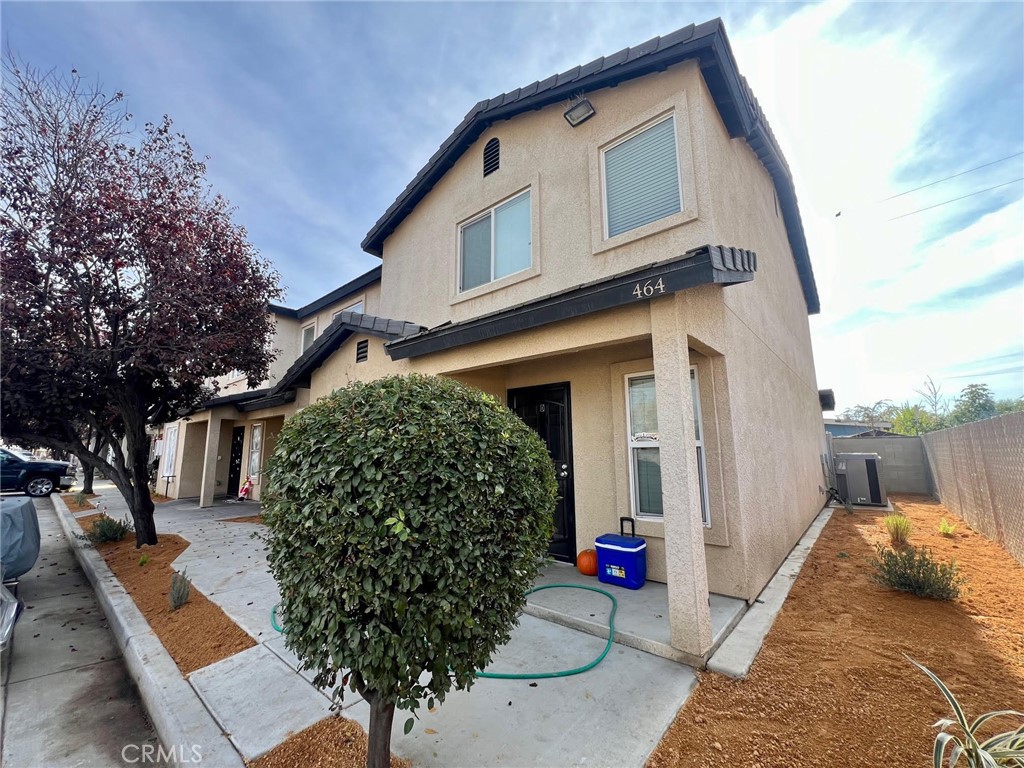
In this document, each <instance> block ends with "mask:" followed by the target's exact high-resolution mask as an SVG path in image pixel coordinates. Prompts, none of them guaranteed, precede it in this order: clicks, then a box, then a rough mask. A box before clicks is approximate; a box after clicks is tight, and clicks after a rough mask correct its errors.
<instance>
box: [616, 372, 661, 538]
mask: <svg viewBox="0 0 1024 768" xmlns="http://www.w3.org/2000/svg"><path fill="white" fill-rule="evenodd" d="M649 376H654V371H634V372H632V373H627V374H626V375H625V377H624V386H625V390H626V391H625V397H626V400H625V402H626V463H627V464H628V465H629V511H630V514H631V515H632V516H633V519H635V520H644V521H648V522H652V523H663V522H664V521H665V515H663V514H662V515H642V514H640V512H639V510H638V509H637V487H636V470H635V469H634V465H635V462H634V461H633V451H634V450H636V449H637V448H657V449H658V457H659V459H660V457H661V443H660V442H659V439H658V437H654V438H643V439H640V440H636V439H634V437H633V415H632V409H631V408H630V406H629V382H630V381H632V380H633V379H645V378H647V377H649ZM655 381H657V379H656V378H655ZM662 508H664V501H663V502H662Z"/></svg>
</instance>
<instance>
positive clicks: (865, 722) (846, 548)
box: [647, 495, 1024, 768]
mask: <svg viewBox="0 0 1024 768" xmlns="http://www.w3.org/2000/svg"><path fill="white" fill-rule="evenodd" d="M892 501H893V502H894V505H895V506H896V507H897V509H898V510H899V511H902V512H903V513H904V514H906V515H907V517H908V518H910V520H911V522H912V524H913V530H912V532H911V534H910V544H912V545H915V546H921V545H924V546H927V547H929V548H930V549H931V550H932V551H933V554H934V556H935V557H936V558H937V559H940V560H950V559H955V560H956V562H957V563H958V565H959V566H960V568H961V573H962V574H963V575H965V576H966V577H967V579H968V583H967V588H966V590H964V592H963V593H962V594H961V596H960V597H959V598H958V599H956V600H953V601H950V602H940V601H937V600H929V599H927V598H921V597H914V596H913V595H910V594H907V593H903V592H896V591H893V590H891V589H888V588H886V587H883V586H881V585H879V584H877V583H875V582H874V581H872V579H871V576H872V573H873V572H874V570H873V568H872V566H871V564H870V560H871V558H872V557H873V555H874V554H875V549H874V546H875V544H876V543H884V542H887V541H888V537H887V535H886V533H885V529H884V526H883V524H882V518H883V516H884V515H885V513H884V512H881V511H879V512H874V511H863V510H857V511H855V512H854V513H853V514H846V513H845V511H844V510H843V509H837V510H836V511H835V512H834V513H833V515H832V519H831V520H830V521H829V523H828V525H827V526H826V528H825V530H824V531H823V533H822V535H821V538H819V539H818V542H817V544H816V545H815V547H814V549H813V550H812V552H811V555H810V557H809V558H808V559H807V562H806V563H805V564H804V567H803V570H802V571H801V573H800V576H799V578H798V579H797V581H796V584H795V585H794V586H793V590H792V592H790V595H789V598H788V599H787V601H786V604H785V605H784V607H783V609H782V612H781V613H780V614H779V616H778V619H777V621H776V622H775V626H774V627H773V628H772V630H771V632H770V633H769V635H768V637H767V639H766V641H765V644H764V648H763V649H762V650H761V654H760V655H759V656H758V658H757V661H756V662H755V663H754V666H753V667H752V669H751V671H750V675H749V677H748V678H747V679H746V680H743V681H734V680H730V679H729V678H726V677H723V676H721V675H717V674H714V673H710V672H708V673H704V674H702V675H701V680H700V685H699V686H698V687H697V689H696V690H695V691H694V693H693V695H692V696H691V697H690V699H689V701H688V702H687V704H686V706H685V707H683V709H682V710H680V712H679V714H678V715H677V716H676V719H675V722H674V723H673V724H672V726H671V727H670V728H669V730H668V732H667V733H666V734H665V736H664V738H663V739H662V741H661V743H660V744H659V746H658V747H657V749H656V750H655V751H654V753H653V754H652V755H651V757H650V759H649V760H648V763H647V766H648V768H670V767H671V768H681V767H682V766H694V767H696V766H701V767H702V768H703V767H704V766H708V767H710V768H714V767H716V766H721V768H726V766H728V767H729V768H733V767H734V766H749V767H750V768H782V767H783V766H785V767H786V768H790V767H791V766H797V765H800V766H863V767H864V768H869V767H870V768H877V767H879V766H886V767H887V768H920V767H921V766H925V765H930V764H931V749H932V743H933V740H934V737H935V730H934V729H933V728H932V727H931V725H932V723H934V722H935V721H936V720H938V719H939V718H941V717H951V713H950V712H949V710H948V708H947V706H946V703H945V701H944V699H943V698H942V697H941V695H940V693H939V691H938V690H937V689H936V688H935V686H934V685H933V684H932V683H931V681H929V680H928V679H927V678H926V677H925V676H924V675H923V674H922V673H921V672H920V671H919V670H917V669H916V668H915V667H914V666H913V665H911V664H910V662H908V661H907V660H906V658H904V654H906V655H909V656H911V657H912V658H914V659H916V660H917V661H919V662H920V663H922V664H924V665H925V666H927V667H928V668H929V669H931V670H932V671H933V672H934V673H936V674H937V675H938V676H939V677H940V678H942V679H943V680H944V681H945V682H946V684H947V685H948V686H949V687H950V688H951V689H952V691H953V693H954V694H955V695H956V696H957V698H958V699H959V700H960V703H961V705H962V706H963V707H964V710H965V712H966V714H967V717H968V718H969V719H973V718H974V717H977V716H978V715H980V714H982V713H984V712H989V711H992V710H998V709H1018V710H1024V609H1022V606H1024V566H1021V565H1020V564H1019V563H1017V562H1016V561H1015V560H1014V559H1013V558H1011V557H1010V555H1009V554H1008V553H1007V552H1006V551H1005V550H1004V549H1003V548H1002V547H1000V546H999V545H998V544H995V543H993V542H991V541H989V540H988V539H986V538H984V537H983V536H981V535H980V534H977V533H974V532H973V531H971V530H970V529H969V528H968V527H967V525H966V524H965V523H964V522H963V521H962V520H960V519H959V518H957V517H956V516H954V515H952V514H950V513H949V512H948V511H947V510H946V509H945V508H944V507H943V506H942V505H941V504H939V503H938V502H935V501H933V500H931V499H930V498H928V497H923V496H909V495H901V496H894V497H892ZM943 517H944V518H946V520H948V521H949V522H951V523H955V524H956V526H957V527H956V531H955V532H954V534H953V535H952V536H949V537H946V536H942V535H940V534H939V532H938V526H939V521H940V519H941V518H943ZM1018 724H1019V723H1016V722H1014V721H1012V720H1003V721H996V722H994V723H992V725H994V726H995V728H994V730H992V731H986V732H985V733H989V732H999V731H1000V730H1006V729H1008V728H1010V727H1016V725H1018ZM999 726H1002V727H1001V728H1000V727H999Z"/></svg>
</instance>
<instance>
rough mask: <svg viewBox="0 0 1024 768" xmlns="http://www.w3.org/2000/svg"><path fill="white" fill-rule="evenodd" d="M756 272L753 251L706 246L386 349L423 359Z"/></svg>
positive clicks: (398, 355) (747, 278) (737, 280)
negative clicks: (648, 291) (463, 346)
mask: <svg viewBox="0 0 1024 768" xmlns="http://www.w3.org/2000/svg"><path fill="white" fill-rule="evenodd" d="M756 269H757V254H755V253H753V252H752V251H746V250H743V249H742V248H729V247H726V246H722V245H704V246H701V247H700V248H694V249H693V250H690V251H687V252H686V253H685V254H683V255H682V256H677V257H676V258H673V259H667V260H665V261H659V262H656V263H654V264H651V265H649V266H647V267H641V268H640V269H634V270H631V271H629V272H623V273H621V274H618V275H615V276H614V277H610V278H605V279H602V280H598V281H595V282H593V283H586V284H584V285H580V286H578V287H576V288H570V289H569V290H567V291H561V292H559V293H555V294H552V295H550V296H546V297H544V298H541V299H536V300H534V301H531V302H528V303H526V304H521V305H519V306H517V307H512V308H511V309H505V310H501V311H499V312H495V313H492V314H490V315H484V316H483V317H478V318H474V319H473V320H467V321H465V322H462V323H455V324H448V325H442V326H439V327H437V328H433V329H431V330H426V331H422V332H420V333H417V334H415V335H412V336H405V337H403V338H400V339H396V340H395V341H392V342H390V343H389V344H387V345H386V348H387V351H388V354H389V355H390V356H391V358H392V359H393V360H403V359H405V358H410V357H419V356H421V355H428V354H431V353H433V352H440V351H442V350H446V349H451V348H452V347H458V346H462V345H464V344H472V343H474V342H478V341H484V340H486V339H493V338H497V337H499V336H504V335H507V334H510V333H516V332H518V331H525V330H529V329H530V328H537V327H539V326H542V325H547V324H548V323H555V322H559V321H561V320H568V319H570V318H573V317H579V316H581V315H587V314H590V313H592V312H600V311H601V310H605V309H612V308H614V307H619V306H623V305H626V304H636V303H637V302H640V301H649V300H650V299H651V298H654V297H657V296H662V295H667V294H670V293H676V292H678V291H682V290H685V289H687V288H693V287H696V286H698V285H712V284H719V285H730V284H733V283H744V282H748V281H750V280H753V279H754V272H755V271H756ZM647 288H650V290H651V291H652V292H651V293H650V294H648V293H647V292H646V289H647ZM638 292H639V293H640V295H639V296H638Z"/></svg>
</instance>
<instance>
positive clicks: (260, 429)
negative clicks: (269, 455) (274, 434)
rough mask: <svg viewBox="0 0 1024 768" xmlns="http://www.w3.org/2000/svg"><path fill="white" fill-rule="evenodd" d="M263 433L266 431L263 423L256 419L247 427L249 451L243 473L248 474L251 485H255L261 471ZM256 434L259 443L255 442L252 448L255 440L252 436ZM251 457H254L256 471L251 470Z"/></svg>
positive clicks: (264, 436)
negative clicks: (254, 446)
mask: <svg viewBox="0 0 1024 768" xmlns="http://www.w3.org/2000/svg"><path fill="white" fill-rule="evenodd" d="M265 433H266V430H265V429H264V425H263V422H262V421H257V422H256V423H255V424H253V425H252V426H251V427H250V428H249V451H248V454H249V461H248V462H247V463H246V470H247V471H246V473H245V474H246V475H248V476H249V479H250V480H252V484H253V485H256V484H257V483H259V477H260V474H261V471H262V466H263V441H264V440H265V439H266V434H265ZM257 434H258V435H259V436H260V439H259V443H257V445H256V448H255V449H253V447H252V446H253V443H255V442H256V441H255V440H254V437H255V436H256V435H257ZM253 457H255V458H256V471H253V466H252V465H253Z"/></svg>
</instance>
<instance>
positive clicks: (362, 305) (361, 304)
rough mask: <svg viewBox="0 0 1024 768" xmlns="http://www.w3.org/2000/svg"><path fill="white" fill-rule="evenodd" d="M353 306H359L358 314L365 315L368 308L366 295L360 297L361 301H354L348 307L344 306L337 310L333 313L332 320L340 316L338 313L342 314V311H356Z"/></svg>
mask: <svg viewBox="0 0 1024 768" xmlns="http://www.w3.org/2000/svg"><path fill="white" fill-rule="evenodd" d="M353 307H359V311H358V312H356V314H357V315H365V314H366V311H365V310H366V298H365V297H361V298H360V299H359V301H353V302H352V303H351V304H349V305H348V306H347V307H342V308H341V309H339V310H338V311H337V312H335V313H334V314H333V315H331V320H334V319H336V318H337V317H338V315H340V314H341V313H342V312H355V309H353Z"/></svg>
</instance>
